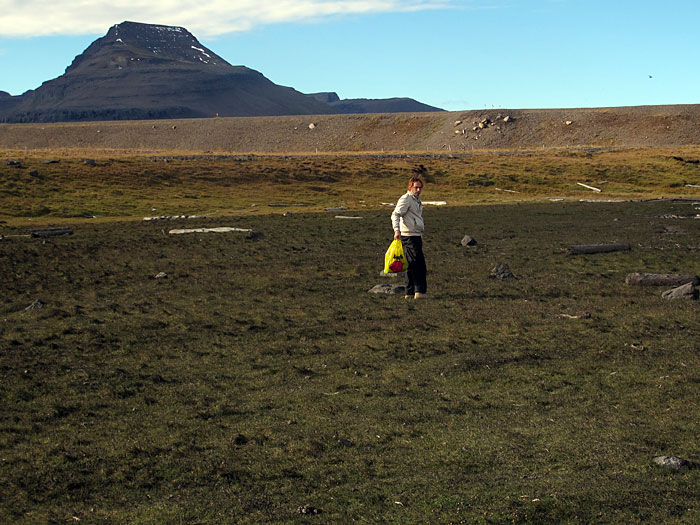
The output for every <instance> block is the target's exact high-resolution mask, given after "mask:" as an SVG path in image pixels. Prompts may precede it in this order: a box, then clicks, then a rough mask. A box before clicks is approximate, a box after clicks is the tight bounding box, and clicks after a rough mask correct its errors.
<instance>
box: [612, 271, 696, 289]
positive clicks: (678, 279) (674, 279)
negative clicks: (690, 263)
mask: <svg viewBox="0 0 700 525" xmlns="http://www.w3.org/2000/svg"><path fill="white" fill-rule="evenodd" d="M625 282H626V283H627V284H636V285H639V286H681V285H683V284H688V283H691V284H693V285H694V286H697V285H700V277H698V276H697V275H689V274H688V275H683V274H676V273H630V274H628V275H627V277H625Z"/></svg>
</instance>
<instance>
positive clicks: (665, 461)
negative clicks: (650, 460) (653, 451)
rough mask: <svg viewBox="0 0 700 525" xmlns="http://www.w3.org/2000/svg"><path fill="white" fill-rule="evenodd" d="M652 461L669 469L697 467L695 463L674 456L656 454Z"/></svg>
mask: <svg viewBox="0 0 700 525" xmlns="http://www.w3.org/2000/svg"><path fill="white" fill-rule="evenodd" d="M654 463H656V464H657V465H659V466H660V467H664V468H667V469H671V470H681V469H688V468H697V467H698V464H697V463H695V462H693V461H688V460H687V459H683V458H679V457H676V456H658V457H655V458H654Z"/></svg>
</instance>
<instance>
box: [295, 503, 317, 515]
mask: <svg viewBox="0 0 700 525" xmlns="http://www.w3.org/2000/svg"><path fill="white" fill-rule="evenodd" d="M297 512H298V513H299V514H305V515H314V514H321V512H323V511H322V510H321V509H317V508H316V507H313V506H311V505H302V506H301V507H298V508H297Z"/></svg>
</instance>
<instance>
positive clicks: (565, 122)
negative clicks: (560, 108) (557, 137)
mask: <svg viewBox="0 0 700 525" xmlns="http://www.w3.org/2000/svg"><path fill="white" fill-rule="evenodd" d="M564 124H566V125H567V126H571V124H573V121H571V120H566V121H564Z"/></svg>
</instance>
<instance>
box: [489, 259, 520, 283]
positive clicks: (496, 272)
mask: <svg viewBox="0 0 700 525" xmlns="http://www.w3.org/2000/svg"><path fill="white" fill-rule="evenodd" d="M491 277H495V278H496V279H501V280H506V279H516V277H515V275H513V272H511V271H510V267H509V266H508V265H507V264H502V263H499V264H497V265H496V266H494V267H493V268H492V269H491Z"/></svg>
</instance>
